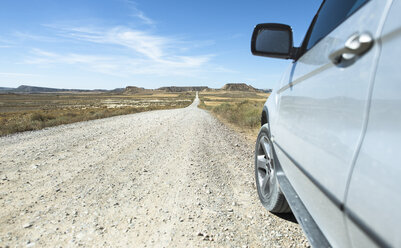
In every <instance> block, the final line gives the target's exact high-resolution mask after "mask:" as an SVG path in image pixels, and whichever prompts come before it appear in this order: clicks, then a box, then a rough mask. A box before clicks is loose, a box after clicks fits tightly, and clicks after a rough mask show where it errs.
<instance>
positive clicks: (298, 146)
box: [272, 0, 386, 247]
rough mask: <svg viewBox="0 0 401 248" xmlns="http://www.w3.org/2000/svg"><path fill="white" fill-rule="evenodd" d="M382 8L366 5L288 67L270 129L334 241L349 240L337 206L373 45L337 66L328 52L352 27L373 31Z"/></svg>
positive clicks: (374, 1) (364, 100)
mask: <svg viewBox="0 0 401 248" xmlns="http://www.w3.org/2000/svg"><path fill="white" fill-rule="evenodd" d="M385 6H386V1H379V0H371V1H369V2H368V3H367V4H365V5H364V6H363V7H362V8H361V9H359V10H358V11H357V12H356V13H354V14H353V15H352V16H351V17H349V18H348V19H347V20H346V21H345V22H343V23H342V24H341V25H340V26H338V27H337V28H336V29H335V30H333V31H332V32H331V33H330V34H329V35H328V36H326V37H325V38H324V39H323V40H321V41H320V42H319V43H317V44H316V45H315V46H314V47H313V48H312V49H311V50H309V51H308V52H307V53H306V54H304V56H302V57H301V58H300V59H299V60H298V61H297V62H296V63H295V64H294V65H293V69H292V70H291V73H290V80H289V82H288V85H286V86H284V87H282V88H281V89H280V90H279V91H278V94H279V97H280V105H279V117H278V118H277V119H278V122H277V124H276V125H275V128H272V132H273V135H274V140H275V141H276V142H277V144H279V145H280V147H282V148H283V151H284V152H285V153H286V154H284V153H278V157H279V160H280V161H281V164H282V167H283V170H284V172H285V173H286V174H287V175H288V178H289V180H290V182H291V183H292V184H293V186H294V188H295V190H296V191H297V193H298V195H299V196H300V197H301V199H302V200H303V202H304V204H305V206H306V207H307V208H308V209H309V210H310V213H311V214H312V216H313V217H314V219H315V221H316V223H317V224H318V225H319V226H320V227H321V230H322V232H323V233H324V234H325V235H326V237H327V239H328V240H329V242H330V243H332V245H333V246H335V247H348V246H350V243H349V241H348V236H347V231H346V225H345V221H344V218H343V213H342V204H343V199H344V197H345V193H346V184H347V180H348V176H349V173H350V171H351V166H352V162H353V159H354V156H355V152H356V150H357V147H358V144H359V142H360V138H361V135H362V130H363V123H364V113H365V110H366V106H367V104H368V95H369V94H368V93H369V85H370V83H371V77H372V75H371V71H373V69H374V68H375V66H376V64H375V61H376V59H377V56H378V54H379V50H378V47H377V46H373V48H372V49H371V50H370V51H369V52H368V53H366V54H365V55H364V56H362V57H361V58H359V59H358V60H356V61H355V63H354V64H352V65H349V66H348V67H337V66H335V65H334V64H333V63H332V62H331V61H330V60H329V55H330V54H331V53H332V52H333V51H335V50H338V49H340V48H342V47H343V46H344V44H345V42H346V40H347V39H348V38H349V37H350V36H351V35H353V34H355V33H358V32H359V33H362V32H369V33H370V34H371V35H372V36H373V37H377V30H378V29H379V24H380V19H381V16H382V13H383V11H384V9H385ZM287 155H289V156H290V157H291V159H288V156H287ZM283 161H285V162H283ZM299 168H302V169H301V170H300V169H299ZM300 171H301V173H300ZM302 171H304V172H307V175H305V173H302ZM301 174H302V175H303V176H302V175H301ZM317 192H320V193H317Z"/></svg>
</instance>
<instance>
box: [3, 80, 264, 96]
mask: <svg viewBox="0 0 401 248" xmlns="http://www.w3.org/2000/svg"><path fill="white" fill-rule="evenodd" d="M219 90H224V91H248V92H266V93H269V92H271V90H270V89H263V90H260V89H256V88H254V87H252V86H251V85H247V84H244V83H229V84H225V85H224V86H223V87H222V88H221V89H213V88H209V87H207V86H169V87H160V88H158V89H156V90H153V89H145V88H142V87H137V86H127V87H125V88H116V89H114V90H103V89H95V90H81V89H58V88H48V87H38V86H30V85H21V86H19V87H17V88H11V87H0V93H3V94H4V93H17V94H18V93H20V94H37V93H57V92H60V93H66V94H67V93H74V92H94V93H96V92H109V93H114V94H137V93H151V92H153V91H162V92H188V91H199V92H201V91H204V92H208V91H219Z"/></svg>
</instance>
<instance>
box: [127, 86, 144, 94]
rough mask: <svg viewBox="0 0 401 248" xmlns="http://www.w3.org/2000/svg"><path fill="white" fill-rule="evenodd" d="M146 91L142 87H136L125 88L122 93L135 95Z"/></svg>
mask: <svg viewBox="0 0 401 248" xmlns="http://www.w3.org/2000/svg"><path fill="white" fill-rule="evenodd" d="M145 90H146V89H145V88H142V87H136V86H127V87H125V89H124V91H123V93H124V94H136V93H140V92H144V91H145Z"/></svg>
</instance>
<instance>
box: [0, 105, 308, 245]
mask: <svg viewBox="0 0 401 248" xmlns="http://www.w3.org/2000/svg"><path fill="white" fill-rule="evenodd" d="M197 103H198V100H197V99H196V100H195V101H194V103H193V104H192V105H191V106H189V107H187V108H184V109H175V110H163V111H152V112H144V113H138V114H132V115H125V116H117V117H112V118H107V119H101V120H94V121H88V122H80V123H75V124H69V125H63V126H58V127H53V128H48V129H44V130H41V131H35V132H25V133H20V134H15V135H11V136H8V137H2V138H0V207H1V211H0V247H7V246H10V247H76V246H84V247H305V246H308V242H307V240H306V238H305V237H304V235H303V233H302V230H301V228H300V227H299V225H298V224H296V223H293V222H291V221H288V220H285V219H283V218H280V217H277V216H275V215H272V214H270V213H268V212H267V211H266V210H265V209H264V208H263V207H262V206H261V204H260V203H259V200H258V198H257V193H256V189H255V184H254V172H253V146H254V144H250V143H249V142H247V141H246V140H245V139H244V138H243V137H242V136H240V135H238V134H236V133H235V132H234V131H232V130H230V129H229V128H227V127H226V126H225V125H223V124H221V123H220V122H219V121H217V120H216V119H215V118H214V117H212V116H211V115H210V114H209V113H207V112H206V111H204V110H201V109H198V108H197V107H196V105H197ZM284 217H286V218H287V219H291V216H289V215H287V216H284Z"/></svg>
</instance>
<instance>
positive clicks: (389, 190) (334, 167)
mask: <svg viewBox="0 0 401 248" xmlns="http://www.w3.org/2000/svg"><path fill="white" fill-rule="evenodd" d="M400 15H401V0H325V1H323V3H322V5H321V7H320V8H319V10H318V12H317V14H316V16H315V17H314V18H313V21H312V24H311V26H310V28H309V30H308V32H307V34H306V35H305V38H304V41H303V43H302V44H301V45H300V47H294V46H293V41H292V30H291V28H290V27H289V26H287V25H283V24H272V23H266V24H260V25H257V26H256V27H255V30H254V33H253V36H252V42H251V50H252V53H253V54H254V55H259V56H266V57H274V58H283V59H291V60H293V62H292V63H291V64H290V65H289V67H288V70H287V71H286V72H285V73H284V75H283V77H282V79H281V81H280V82H279V84H278V86H277V87H276V88H275V89H274V90H273V92H272V94H271V95H270V97H269V98H268V100H267V101H266V103H265V106H264V108H263V112H262V123H261V124H262V128H261V131H260V134H259V136H258V141H257V144H256V150H255V177H256V184H257V188H258V193H259V197H260V199H261V201H262V203H263V205H264V206H265V207H266V208H267V209H268V210H269V211H272V212H287V211H288V210H289V209H288V208H286V205H285V204H288V205H289V207H290V208H291V210H292V212H293V213H294V215H295V217H296V218H297V220H298V223H300V225H301V226H302V228H303V230H304V232H305V233H306V235H307V237H308V239H309V241H310V243H311V245H312V246H314V247H330V246H332V247H401V211H400V210H399V209H400V208H401V67H400V66H399V64H398V62H397V61H398V58H401V19H400ZM269 161H271V162H269ZM282 196H285V199H286V201H284V200H281V198H282ZM280 197H281V198H280Z"/></svg>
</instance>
